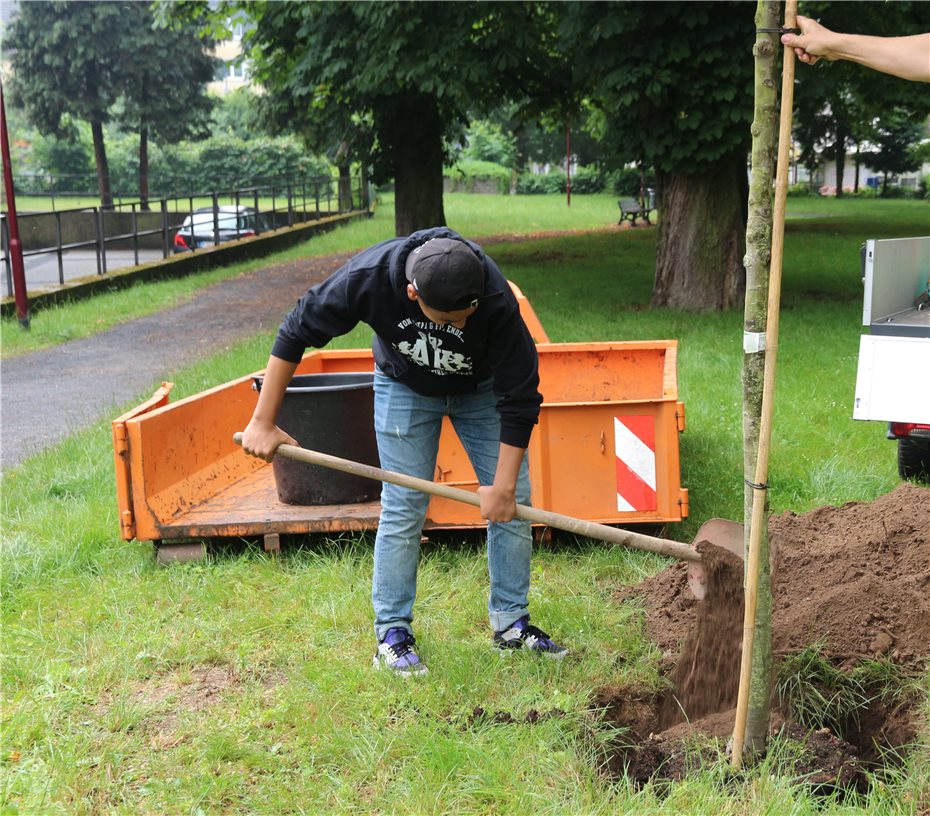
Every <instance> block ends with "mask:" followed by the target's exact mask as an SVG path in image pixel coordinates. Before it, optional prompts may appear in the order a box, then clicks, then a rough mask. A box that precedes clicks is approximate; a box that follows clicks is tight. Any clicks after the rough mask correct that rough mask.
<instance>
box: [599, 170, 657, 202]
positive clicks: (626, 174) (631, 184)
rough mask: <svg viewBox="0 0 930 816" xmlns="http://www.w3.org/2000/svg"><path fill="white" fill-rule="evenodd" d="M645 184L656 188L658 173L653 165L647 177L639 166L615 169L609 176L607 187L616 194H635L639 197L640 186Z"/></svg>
mask: <svg viewBox="0 0 930 816" xmlns="http://www.w3.org/2000/svg"><path fill="white" fill-rule="evenodd" d="M643 181H645V185H644V186H646V187H647V188H648V187H651V188H652V189H653V190H654V189H655V188H656V174H655V170H653V169H652V168H651V167H650V168H648V169H647V170H646V172H645V178H643V176H642V175H641V174H640V170H639V168H638V167H622V168H620V169H619V170H614V171H613V172H612V173H611V174H610V175H609V176H608V182H607V184H608V185H609V186H608V187H607V189H609V190H611V191H612V192H613V194H614V195H615V196H621V197H622V196H634V197H637V198H638V197H639V192H640V186H642V185H643Z"/></svg>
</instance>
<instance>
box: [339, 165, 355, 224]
mask: <svg viewBox="0 0 930 816" xmlns="http://www.w3.org/2000/svg"><path fill="white" fill-rule="evenodd" d="M351 209H352V171H351V167H350V165H349V162H347V161H346V162H343V163H341V164H340V165H339V212H348V211H349V210H351Z"/></svg>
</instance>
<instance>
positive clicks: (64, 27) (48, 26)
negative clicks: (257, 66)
mask: <svg viewBox="0 0 930 816" xmlns="http://www.w3.org/2000/svg"><path fill="white" fill-rule="evenodd" d="M153 23H154V18H153V15H152V10H151V6H150V4H149V3H139V2H123V1H118V2H106V3H101V2H88V0H34V2H29V3H21V4H20V6H19V14H18V16H17V17H16V18H15V19H14V21H13V24H12V25H11V28H10V41H11V43H12V45H13V49H12V60H11V62H12V75H11V81H10V85H11V90H12V92H13V94H12V95H13V99H14V101H15V102H16V103H17V104H18V105H20V106H21V107H23V108H24V109H25V110H26V113H27V116H28V117H29V120H30V121H31V122H32V123H33V124H34V125H35V126H36V127H37V128H38V129H39V130H40V132H42V133H44V134H55V135H66V134H67V133H68V132H69V127H70V124H71V123H72V122H73V121H74V120H79V121H85V122H89V123H90V125H91V131H92V134H93V139H94V155H95V160H96V165H97V176H98V183H99V187H100V198H101V203H102V204H103V205H104V206H109V205H110V204H111V196H110V181H109V167H108V164H107V157H106V147H105V144H104V131H103V125H104V123H106V122H108V121H110V120H111V118H112V117H113V115H114V112H115V110H116V107H115V106H116V104H117V102H118V101H120V102H121V103H122V115H123V117H125V118H124V121H128V122H132V127H133V128H134V129H137V130H139V132H140V133H141V132H142V131H143V130H145V132H146V133H147V132H148V130H149V129H151V130H153V131H154V132H156V133H158V134H159V135H161V136H163V137H165V138H166V139H169V140H174V139H177V138H182V137H184V136H186V135H189V134H190V133H191V132H192V127H194V125H195V124H196V123H197V122H198V121H199V120H200V119H202V118H204V113H205V107H206V105H205V103H204V101H203V99H204V92H205V83H206V82H207V81H208V80H209V79H210V78H211V77H212V60H211V59H210V58H209V57H207V56H206V55H205V54H204V43H202V42H201V39H200V37H199V34H197V33H196V32H195V31H194V30H193V29H192V28H191V27H186V28H183V29H181V30H178V31H175V30H166V29H160V28H155V27H154V25H153Z"/></svg>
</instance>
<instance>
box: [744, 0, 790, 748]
mask: <svg viewBox="0 0 930 816" xmlns="http://www.w3.org/2000/svg"><path fill="white" fill-rule="evenodd" d="M779 15H780V3H779V2H777V0H775V1H774V2H773V0H760V2H759V3H758V6H757V9H756V27H757V28H778V26H779ZM773 40H775V38H774V37H766V36H759V37H758V38H757V40H756V45H755V48H754V49H753V54H754V55H755V108H754V114H753V122H752V181H751V182H750V185H749V218H748V222H747V225H746V303H745V308H744V312H743V338H744V340H743V351H744V354H743V475H744V477H745V480H746V481H748V482H750V483H752V482H754V481H755V476H756V460H757V459H758V453H759V426H760V423H761V418H762V390H763V380H764V373H765V344H764V342H763V338H764V337H765V330H766V325H767V323H768V292H769V272H770V264H771V252H772V181H773V169H774V167H775V149H776V142H777V139H778V108H777V105H778V92H777V88H778V82H777V78H778V74H777V69H778V65H779V59H778V56H779V53H780V52H781V47H780V46H776V44H775V43H774V42H773ZM743 491H744V493H743V506H744V510H743V519H744V523H745V525H746V536H747V538H746V545H747V555H748V545H749V539H748V536H749V528H750V522H751V519H752V503H753V491H752V488H751V487H749V486H748V485H746V484H745V482H744V488H743ZM763 524H765V525H766V526H765V528H764V529H763V530H762V537H761V539H760V547H761V549H760V562H759V563H760V566H759V585H758V589H757V594H756V621H755V632H754V635H753V650H752V676H751V679H750V685H749V707H748V711H747V717H746V741H745V744H744V749H745V750H746V751H748V752H749V753H750V754H756V753H759V752H761V751H762V750H763V749H764V748H765V742H766V737H767V735H768V726H769V715H770V713H771V712H770V710H769V709H770V706H769V700H770V699H771V682H772V587H771V578H770V570H769V555H768V552H769V548H768V529H767V516H766V517H764V521H763Z"/></svg>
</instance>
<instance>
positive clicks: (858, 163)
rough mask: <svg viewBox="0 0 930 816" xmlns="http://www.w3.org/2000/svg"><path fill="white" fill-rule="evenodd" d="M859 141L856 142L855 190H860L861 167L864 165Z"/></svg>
mask: <svg viewBox="0 0 930 816" xmlns="http://www.w3.org/2000/svg"><path fill="white" fill-rule="evenodd" d="M859 147H860V145H859V142H856V175H855V178H854V179H853V192H854V193H858V192H859V168H860V167H861V166H862V154H861V153H860V152H859Z"/></svg>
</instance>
